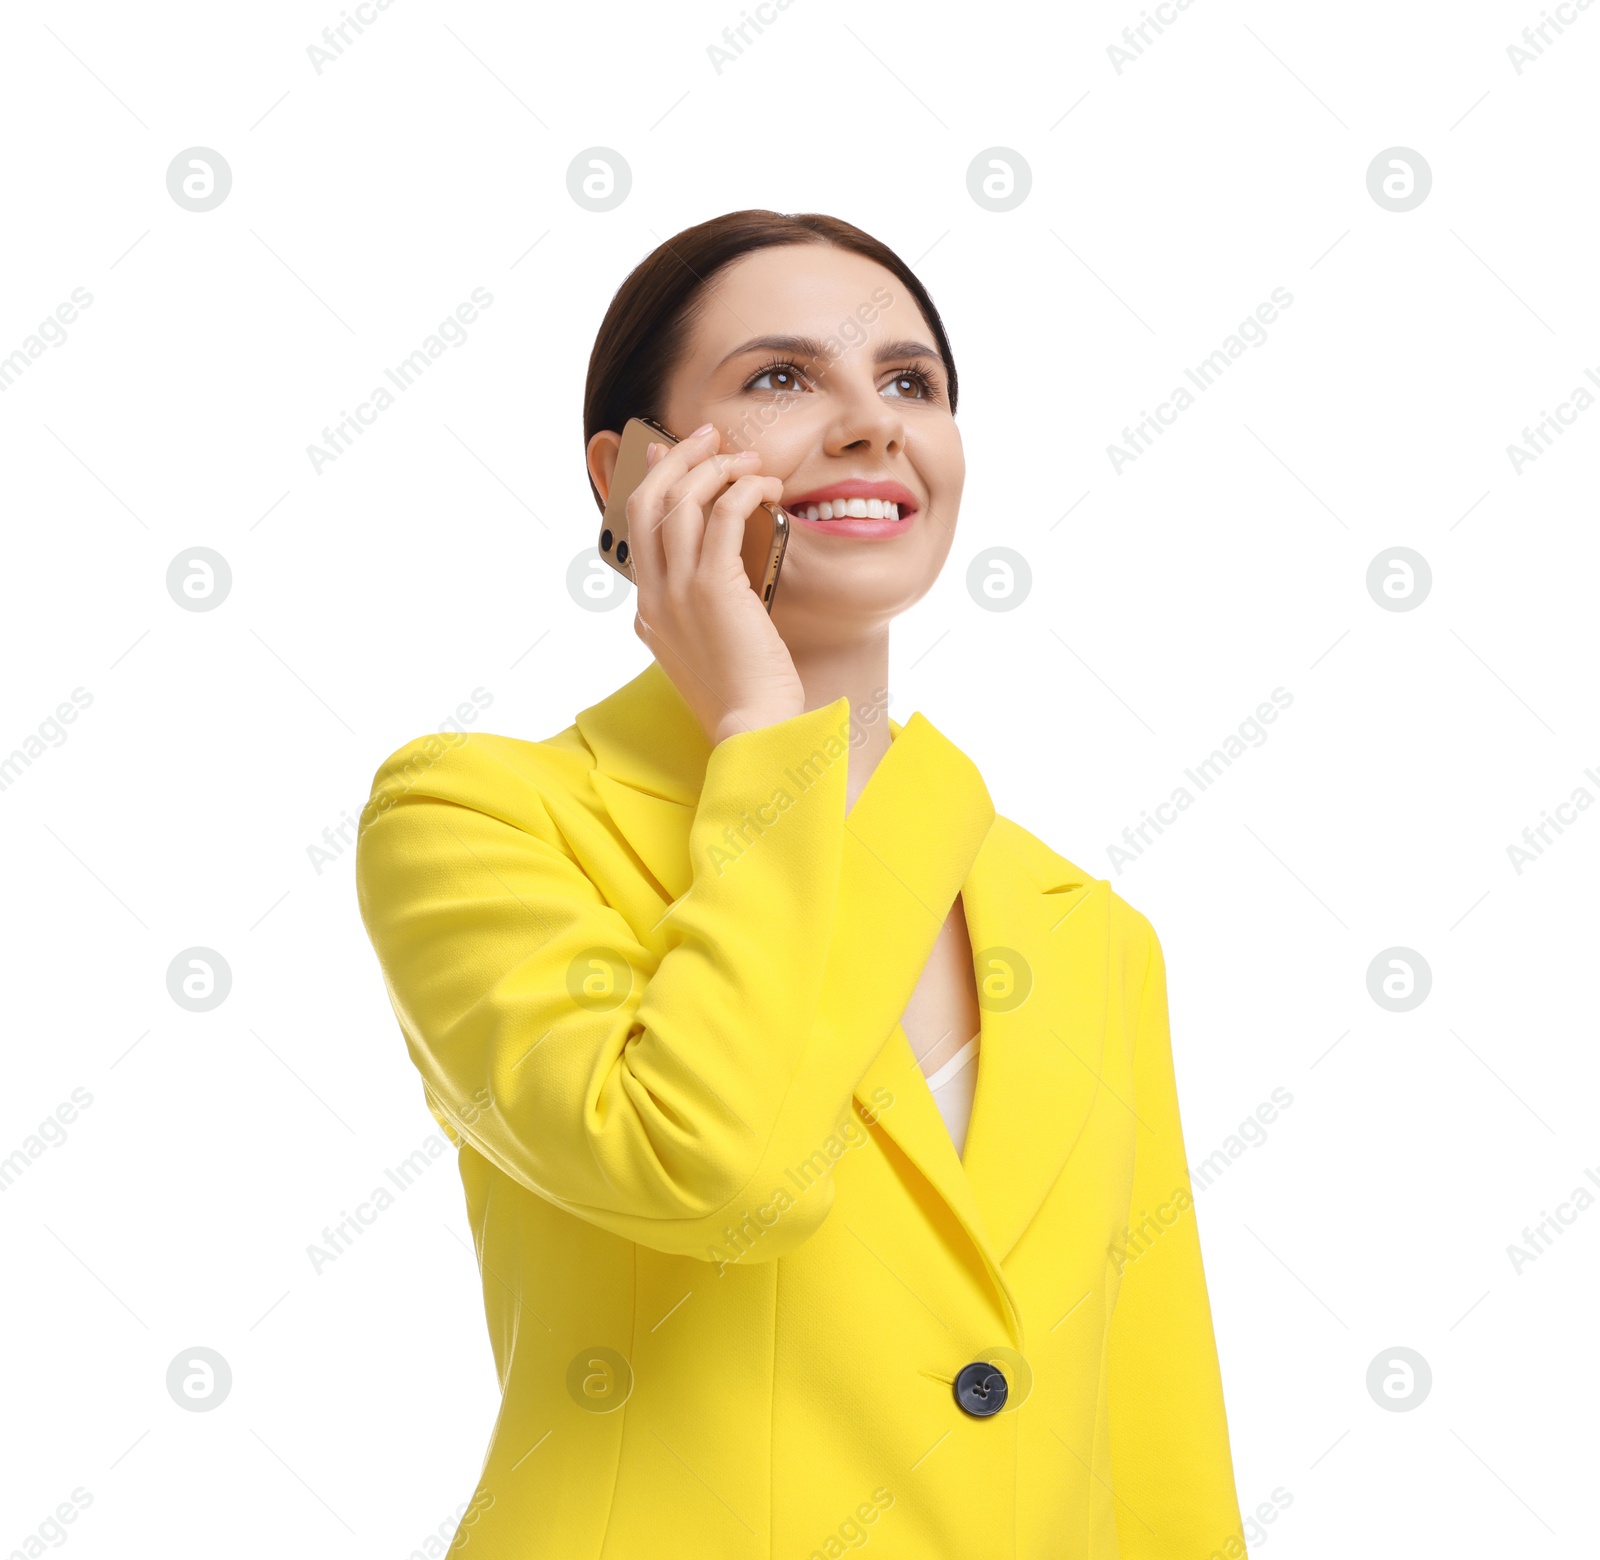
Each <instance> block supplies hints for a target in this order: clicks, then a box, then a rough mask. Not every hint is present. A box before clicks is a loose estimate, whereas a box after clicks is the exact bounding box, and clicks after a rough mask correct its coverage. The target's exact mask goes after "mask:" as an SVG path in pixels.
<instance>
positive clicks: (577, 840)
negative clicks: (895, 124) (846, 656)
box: [357, 662, 1244, 1560]
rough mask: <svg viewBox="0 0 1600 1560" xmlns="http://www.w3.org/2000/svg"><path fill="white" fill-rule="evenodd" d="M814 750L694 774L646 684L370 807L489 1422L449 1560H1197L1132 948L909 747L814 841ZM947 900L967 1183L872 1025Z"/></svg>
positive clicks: (887, 1035) (1175, 1190)
mask: <svg viewBox="0 0 1600 1560" xmlns="http://www.w3.org/2000/svg"><path fill="white" fill-rule="evenodd" d="M849 731H850V711H849V704H848V701H847V700H846V699H844V698H843V697H841V698H839V699H838V700H836V701H835V702H834V703H832V704H829V705H827V706H825V707H823V708H821V709H817V710H812V711H808V712H807V713H805V714H802V715H797V716H795V717H793V718H792V719H790V720H786V721H783V722H780V723H779V724H777V725H774V726H769V727H766V728H764V729H762V730H758V731H750V732H741V733H738V734H737V735H734V736H732V737H729V738H728V739H727V740H725V741H724V742H721V743H719V744H718V745H717V746H716V747H715V748H712V747H711V746H710V745H709V744H708V743H707V741H706V739H705V737H704V735H703V733H702V732H701V730H700V727H699V725H698V724H697V723H696V721H695V719H694V716H693V714H692V713H691V712H690V710H689V708H688V706H687V705H686V704H685V703H684V701H683V699H682V698H681V696H680V695H679V694H678V692H677V690H676V689H675V688H674V687H673V685H672V683H671V682H670V680H669V679H668V678H667V677H666V675H665V673H664V672H662V670H661V669H660V667H659V666H658V665H657V664H656V663H654V662H652V663H651V665H650V667H649V668H648V669H647V670H646V671H645V672H643V673H642V674H641V675H640V676H638V677H636V678H634V679H633V680H632V681H631V682H629V683H628V684H627V685H626V686H624V687H623V688H621V689H619V690H618V691H617V692H616V693H614V694H612V695H611V696H610V697H608V698H606V699H603V700H602V701H601V702H600V703H598V704H596V705H594V706H593V707H592V708H590V709H587V710H585V711H583V713H582V714H580V715H579V716H578V717H577V720H576V722H575V724H574V725H573V726H571V727H569V728H568V729H567V730H566V731H563V732H561V733H560V734H559V735H558V736H554V737H551V738H550V739H549V740H547V741H543V742H526V741H520V740H517V739H514V738H510V737H502V736H493V735H489V734H486V733H473V734H471V735H468V736H461V735H459V734H458V735H455V736H453V737H448V738H447V737H438V736H430V737H426V738H422V739H419V740H418V741H415V742H412V743H410V744H408V745H407V746H406V747H403V748H401V749H400V750H399V751H398V752H397V753H395V754H394V755H393V756H392V757H391V758H389V759H388V760H387V761H386V762H385V763H384V765H383V766H382V768H380V769H379V771H378V773H377V776H376V779H375V781H374V785H373V791H372V798H371V801H370V802H369V804H368V806H367V808H366V809H365V810H364V811H363V814H362V819H361V833H360V842H359V850H358V857H357V884H358V891H359V896H360V905H361V913H362V916H363V918H364V920H365V923H366V926H367V930H368V933H369V935H370V937H371V939H372V943H373V947H374V948H375V950H376V951H377V955H378V960H379V963H380V965H381V966H382V970H383V975H384V979H385V982H386V984H387V987H388V991H389V995H390V998H391V1001H392V1003H393V1006H394V1011H395V1014H396V1016H397V1017H398V1019H399V1021H400V1028H401V1031H402V1033H403V1034H404V1036H405V1041H406V1046H407V1049H408V1050H409V1053H410V1056H411V1060H412V1062H413V1063H414V1064H415V1065H416V1067H417V1069H418V1071H419V1072H420V1073H421V1074H422V1080H423V1085H424V1089H425V1093H426V1099H427V1104H428V1107H429V1109H430V1110H431V1112H432V1113H433V1115H434V1117H435V1119H436V1120H437V1121H438V1122H439V1124H440V1126H441V1127H442V1128H443V1130H444V1131H445V1132H446V1133H447V1134H448V1135H449V1137H450V1138H451V1140H452V1141H453V1142H454V1143H455V1144H457V1145H458V1147H459V1163H460V1170H461V1178H462V1182H463V1183H464V1186H465V1189H466V1201H467V1211H468V1216H469V1218H470V1221H471V1224H472V1229H473V1232H474V1235H475V1237H476V1245H477V1251H478V1257H479V1261H480V1266H481V1272H482V1278H483V1296H484V1305H485V1309H486V1311H487V1314H488V1323H489V1337H490V1342H491V1344H492V1347H493V1352H494V1360H495V1365H496V1369H497V1371H498V1375H499V1382H500V1388H501V1392H502V1406H501V1411H500V1415H499V1418H498V1420H497V1421H496V1424H495V1427H494V1432H493V1436H492V1438H491V1440H490V1443H489V1448H488V1453H487V1456H486V1458H485V1461H484V1465H483V1470H482V1474H481V1478H480V1481H479V1484H478V1487H477V1490H476V1491H475V1493H474V1498H473V1500H472V1503H471V1505H470V1507H469V1508H468V1510H467V1513H466V1515H465V1517H464V1518H463V1521H462V1524H461V1527H460V1528H459V1530H458V1534H457V1538H456V1541H455V1544H454V1545H453V1546H452V1549H451V1553H452V1554H453V1555H454V1554H462V1553H465V1554H468V1555H470V1556H472V1557H475V1560H535V1557H541V1560H542V1557H545V1556H549V1557H552V1560H554V1557H559V1560H677V1557H684V1560H689V1557H693V1560H789V1557H792V1560H807V1557H813V1556H836V1555H842V1554H845V1553H846V1552H848V1551H849V1550H852V1549H854V1548H858V1547H863V1546H865V1545H867V1544H869V1543H870V1545H871V1549H872V1553H873V1555H875V1556H877V1557H879V1560H944V1557H950V1560H1002V1557H1004V1560H1066V1557H1072V1560H1077V1557H1087V1560H1113V1557H1116V1556H1122V1557H1124V1560H1146V1557H1148V1560H1157V1557H1160V1560H1209V1557H1211V1556H1213V1555H1224V1556H1226V1557H1228V1560H1238V1557H1240V1556H1242V1555H1243V1554H1244V1546H1243V1543H1242V1540H1241V1538H1240V1536H1239V1535H1240V1519H1239V1511H1238V1507H1237V1503H1236V1498H1235V1493H1234V1483H1233V1467H1232V1460H1231V1456H1230V1453H1229V1447H1228V1432H1227V1421H1226V1417H1225V1414H1224V1409H1223V1397H1222V1385H1221V1380H1220V1376H1219V1372H1218V1366H1217V1356H1216V1347H1215V1343H1214V1340H1213V1333H1212V1323H1211V1313H1210V1307H1209V1304H1208V1300H1207V1296H1206V1287H1205V1278H1204V1274H1203V1271H1202V1268H1201V1260H1200V1245H1199V1240H1198V1236H1197V1233H1196V1228H1195V1216H1194V1204H1193V1197H1192V1195H1191V1192H1190V1183H1189V1175H1188V1171H1187V1169H1186V1161H1185V1156H1184V1148H1183V1135H1182V1132H1181V1129H1180V1126H1179V1119H1178V1104H1177V1098H1176V1094H1175V1090H1174V1086H1173V1068H1172V1056H1171V1046H1170V1041H1169V1038H1168V1028H1167V996H1166V973H1165V967H1164V964H1163V961H1162V954H1161V947H1160V944H1159V943H1158V942H1157V941H1156V938H1155V935H1154V933H1153V931H1152V930H1151V927H1150V923H1149V922H1148V921H1147V920H1146V919H1145V917H1144V916H1143V915H1141V914H1140V913H1139V912H1138V911H1137V910H1134V909H1132V908H1131V907H1130V906H1128V905H1127V904H1126V903H1124V901H1123V900H1122V899H1120V898H1119V897H1118V896H1117V895H1116V894H1114V893H1113V892H1112V890H1111V888H1110V885H1109V884H1108V883H1107V882H1105V881H1104V880H1103V879H1098V878H1095V877H1092V876H1091V875H1090V874H1089V873H1087V872H1085V871H1084V870H1083V869H1082V868H1080V867H1077V866H1074V865H1073V864H1072V863H1071V862H1070V861H1067V860H1066V859H1064V858H1063V857H1061V856H1058V855H1057V854H1056V853H1055V852H1054V851H1052V850H1050V849H1049V848H1048V847H1047V846H1045V845H1043V844H1041V843H1040V841H1039V840H1037V839H1036V838H1035V837H1034V836H1033V835H1031V834H1030V833H1028V832H1027V830H1025V829H1023V828H1021V827H1020V826H1019V825H1017V824H1015V823H1012V822H1011V821H1009V820H1008V819H1005V818H1002V817H998V816H997V815H996V814H995V811H994V806H993V803H992V802H991V800H990V798H989V794H988V791H987V790H986V789H985V787H984V783H983V780H982V777H981V776H980V775H979V773H978V771H977V769H976V768H975V767H974V766H973V764H972V762H971V761H970V760H969V759H968V758H967V757H966V756H965V755H964V754H963V753H962V752H961V751H960V750H959V749H957V748H956V747H955V746H954V745H953V744H951V743H950V742H949V741H948V740H947V739H946V738H945V737H943V736H942V735H941V734H940V733H939V732H938V731H937V730H936V729H935V728H934V726H933V725H932V724H931V723H930V722H929V721H928V720H926V719H925V718H924V717H923V716H922V715H921V713H920V712H919V713H916V714H913V715H912V716H911V718H910V719H909V720H908V721H907V722H906V723H905V724H904V725H900V724H899V723H898V722H895V721H891V722H890V731H891V735H892V738H893V740H892V742H891V744H890V748H889V751H888V753H887V754H886V755H885V757H884V758H883V760H882V762H881V763H880V765H879V766H878V768H877V769H876V770H875V771H874V773H873V775H872V777H871V779H870V780H869V781H868V783H867V785H866V787H865V789H864V790H863V791H862V793H861V795H860V797H859V798H858V799H857V801H856V803H855V805H854V806H853V807H852V808H851V809H850V810H849V812H848V814H847V813H846V809H845V774H846V769H847V764H848V752H849ZM957 894H960V895H961V896H962V901H963V906H964V910H965V914H966V920H967V925H968V927H969V929H970V933H971V938H972V945H973V948H974V951H975V955H976V960H977V973H978V977H979V980H980V984H981V989H982V991H983V1014H982V1040H981V1043H980V1047H979V1054H978V1069H979V1071H978V1081H977V1094H976V1098H975V1100H974V1103H973V1110H972V1116H971V1122H970V1126H969V1129H968V1137H967V1144H966V1153H965V1159H964V1160H963V1159H959V1158H958V1157H957V1155H956V1152H955V1148H954V1146H953V1145H952V1143H951V1141H950V1137H949V1134H948V1132H947V1131H946V1129H945V1126H944V1123H943V1121H942V1119H941V1118H940V1116H939V1113H938V1109H937V1106H936V1105H935V1103H934V1100H933V1096H932V1094H931V1092H930V1091H929V1089H928V1087H927V1084H926V1081H925V1079H924V1076H923V1073H922V1070H921V1068H920V1067H919V1065H918V1063H917V1060H916V1057H915V1056H914V1055H913V1053H912V1051H911V1048H910V1045H909V1044H908V1042H907V1039H906V1036H905V1033H904V1031H903V1030H902V1029H901V1027H900V1024H899V1017H900V1014H901V1013H902V1011H903V1010H904V1008H905V1005H906V1002H907V1001H908V999H909V998H910V995H911V992H912V989H913V987H914V986H915V984H916V980H917V977H918V975H919V974H920V972H921V970H922V967H923V965H924V963H925V962H926V960H927V957H928V954H929V952H930V950H931V948H932V946H933V942H934V938H935V935H936V934H937V932H938V930H939V928H940V926H941V924H942V923H943V921H944V920H945V918H946V915H947V913H948V911H949V909H950V906H951V904H952V903H953V902H954V900H955V898H956V896H957ZM969 1367H976V1369H975V1370H973V1369H969ZM997 1375H998V1376H999V1377H1000V1378H1002V1379H1000V1380H996V1379H995V1378H996V1376H997ZM958 1386H959V1387H960V1394H959V1395H958ZM1002 1405H1003V1406H1002ZM997 1408H998V1412H996V1411H995V1410H996V1409H997Z"/></svg>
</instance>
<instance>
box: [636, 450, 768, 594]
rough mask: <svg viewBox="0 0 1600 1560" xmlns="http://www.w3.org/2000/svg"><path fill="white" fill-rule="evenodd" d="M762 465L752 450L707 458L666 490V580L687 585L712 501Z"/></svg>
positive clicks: (663, 531) (663, 524)
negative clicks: (736, 479) (733, 482)
mask: <svg viewBox="0 0 1600 1560" xmlns="http://www.w3.org/2000/svg"><path fill="white" fill-rule="evenodd" d="M759 465H760V457H759V456H756V455H755V454H754V452H750V451H741V452H739V453H738V454H734V455H727V454H714V455H708V456H706V457H705V459H703V460H701V461H699V462H697V463H696V464H695V465H694V466H692V467H691V468H690V469H689V470H688V471H687V472H685V474H684V475H683V476H682V477H681V478H680V479H679V480H678V481H677V482H675V483H673V484H672V486H671V487H670V488H669V489H668V490H667V494H666V499H665V509H664V511H663V513H662V516H661V519H660V522H659V530H660V536H661V545H662V556H663V558H664V559H665V575H664V578H665V579H667V580H668V581H669V582H670V583H672V584H680V583H685V582H687V580H688V578H689V577H690V576H691V575H692V574H693V572H694V570H695V568H696V567H697V566H698V564H699V561H700V543H701V537H702V536H703V535H704V533H705V515H706V511H707V509H708V508H709V507H710V506H711V503H712V501H713V500H714V499H716V497H717V496H718V495H719V494H720V493H721V492H722V491H723V489H724V488H726V487H727V485H728V484H729V483H730V482H731V481H733V480H734V479H735V478H737V477H739V476H742V475H744V474H745V473H747V472H748V471H749V470H750V468H751V467H754V466H759Z"/></svg>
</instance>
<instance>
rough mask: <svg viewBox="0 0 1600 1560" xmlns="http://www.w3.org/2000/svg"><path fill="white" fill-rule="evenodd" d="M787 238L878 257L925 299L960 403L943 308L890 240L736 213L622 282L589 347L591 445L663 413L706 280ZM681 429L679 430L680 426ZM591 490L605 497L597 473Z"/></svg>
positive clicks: (814, 219)
mask: <svg viewBox="0 0 1600 1560" xmlns="http://www.w3.org/2000/svg"><path fill="white" fill-rule="evenodd" d="M780 244H831V245H832V246H833V247H834V248H835V249H848V250H849V251H850V252H851V253H852V254H857V255H861V256H863V257H864V258H866V259H868V260H872V261H875V262H876V263H877V264H878V265H881V266H882V267H883V268H884V270H886V271H890V272H892V273H893V274H894V275H895V276H897V277H898V278H899V279H900V281H901V282H902V283H904V285H905V288H906V291H907V292H909V293H910V294H911V296H912V297H913V298H914V299H916V302H917V307H918V308H919V309H921V310H922V315H923V318H924V319H925V320H926V321H927V322H928V329H929V330H931V331H932V332H933V338H934V341H933V344H934V346H935V347H937V348H938V351H939V356H940V357H941V358H942V359H943V360H944V368H945V374H946V376H947V378H948V381H949V387H950V391H949V393H950V410H951V412H952V413H953V412H954V411H955V409H956V365H955V359H954V357H953V356H952V355H951V352H950V342H949V339H948V338H947V337H946V335H945V330H944V324H943V322H942V321H941V320H940V318H939V311H938V310H937V309H936V308H934V306H933V299H931V298H930V297H929V296H928V292H927V289H926V288H925V287H924V286H923V285H922V283H921V282H919V281H918V280H917V278H916V276H915V275H914V274H913V273H912V270H911V268H910V266H908V265H907V264H906V263H905V261H904V260H902V259H901V258H900V256H899V255H897V254H896V253H895V252H894V251H893V250H892V249H890V248H889V246H888V245H887V244H885V243H882V242H881V241H880V240H878V239H876V238H874V237H873V236H872V235H871V234H870V233H864V232H862V230H861V229H860V228H858V227H855V226H853V225H852V224H851V223H848V222H844V221H841V220H840V219H839V218H838V217H829V216H824V215H822V214H821V213H820V212H814V211H802V212H796V213H793V214H790V213H786V212H781V211H760V210H751V211H730V212H729V213H728V214H727V215H726V216H721V217H713V218H712V219H711V220H710V221H709V222H701V223H699V224H697V225H696V226H694V227H690V228H685V229H684V230H683V231H682V232H681V233H678V234H675V235H674V236H673V237H672V238H669V239H668V240H667V241H666V242H665V243H663V244H659V245H658V246H657V247H656V248H655V249H654V250H652V251H651V253H650V254H649V255H647V256H646V257H645V258H644V259H643V260H641V261H640V262H639V264H638V265H636V266H635V267H634V268H633V270H632V271H631V272H629V274H628V278H627V280H626V281H624V282H623V284H622V286H620V287H619V288H618V289H617V292H616V296H615V297H614V298H613V299H612V300H611V305H610V307H609V308H608V309H607V310H606V315H605V318H604V319H603V320H601V322H600V329H599V331H598V333H597V334H596V336H595V340H594V350H593V352H591V353H590V354H589V377H588V381H587V383H586V384H585V385H584V391H583V443H584V448H585V449H587V448H588V446H589V440H590V439H592V438H593V437H594V436H595V434H597V433H599V432H600V431H601V430H602V429H607V428H609V429H611V430H612V431H613V432H616V433H621V432H622V427H623V424H624V423H626V422H627V420H628V419H629V418H630V417H653V418H656V419H657V420H658V421H659V420H660V416H661V407H660V402H661V397H662V395H663V393H664V392H665V388H666V382H667V378H668V376H669V375H670V374H671V372H672V369H673V367H674V365H675V364H676V362H677V360H678V355H679V352H680V351H681V350H682V347H683V341H684V337H685V335H686V334H687V331H688V327H689V325H690V323H691V321H692V320H693V318H694V314H695V310H696V308H697V307H698V305H699V304H700V303H701V301H702V299H703V298H704V295H705V292H704V290H705V287H706V285H707V284H708V283H709V282H710V281H711V280H712V278H713V277H715V276H716V275H717V273H718V272H719V271H721V270H722V269H723V268H724V267H725V266H727V265H730V264H731V263H732V262H733V261H735V260H737V259H738V258H739V257H740V256H741V255H747V254H749V253H751V251H752V250H756V249H770V248H774V247H776V246H778V245H780ZM675 431H676V430H675ZM589 488H590V491H591V492H593V493H594V501H595V503H596V504H598V505H599V506H600V508H601V509H602V510H604V508H605V504H604V502H603V501H602V499H601V497H600V493H599V490H598V489H597V488H596V487H595V485H594V481H593V479H592V478H591V479H590V482H589Z"/></svg>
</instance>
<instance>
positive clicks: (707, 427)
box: [689, 423, 712, 439]
mask: <svg viewBox="0 0 1600 1560" xmlns="http://www.w3.org/2000/svg"><path fill="white" fill-rule="evenodd" d="M711 427H712V425H711V424H710V423H701V424H700V426H699V427H698V428H696V429H695V431H694V432H693V433H691V434H690V435H689V437H690V438H691V439H698V438H699V437H700V435H701V434H702V433H710V432H711Z"/></svg>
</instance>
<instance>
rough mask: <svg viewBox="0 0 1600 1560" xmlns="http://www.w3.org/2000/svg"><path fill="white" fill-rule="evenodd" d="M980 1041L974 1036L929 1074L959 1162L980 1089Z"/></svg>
mask: <svg viewBox="0 0 1600 1560" xmlns="http://www.w3.org/2000/svg"><path fill="white" fill-rule="evenodd" d="M978 1039H979V1037H978V1036H977V1035H974V1036H973V1037H972V1038H971V1039H970V1040H969V1041H967V1043H966V1044H965V1045H964V1046H962V1047H961V1049H960V1050H959V1051H957V1052H956V1054H955V1055H954V1056H952V1057H951V1058H950V1060H949V1061H948V1062H946V1063H945V1064H944V1066H942V1067H940V1068H938V1069H937V1070H936V1071H934V1072H931V1073H929V1074H928V1087H929V1088H930V1089H931V1090H932V1091H933V1102H934V1104H935V1105H937V1106H938V1107H939V1114H940V1115H941V1116H942V1117H943V1118H944V1124H945V1128H946V1129H947V1130H948V1132H949V1133H950V1141H951V1142H952V1143H954V1144H955V1147H956V1158H957V1159H959V1158H961V1156H962V1155H963V1154H964V1153H965V1152H966V1146H967V1122H968V1121H969V1120H970V1119H971V1116H972V1100H973V1096H974V1095H975V1094H976V1092H977V1088H978Z"/></svg>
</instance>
